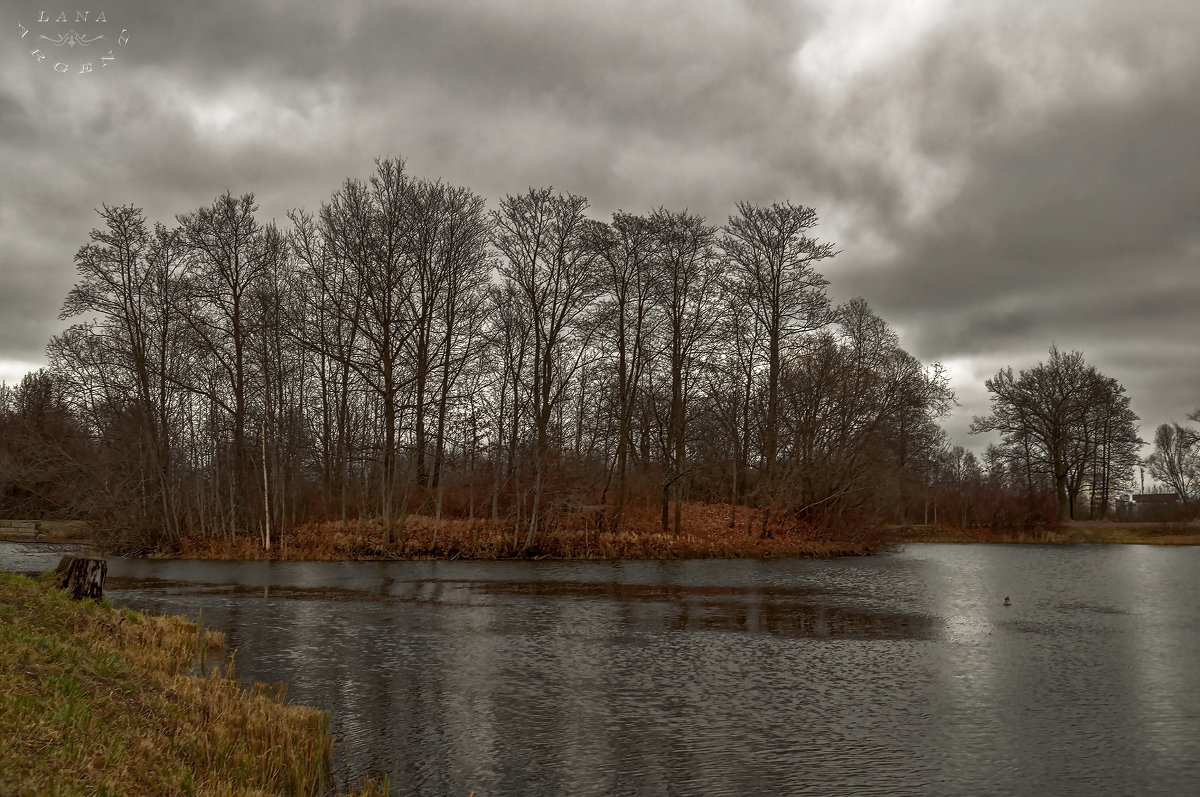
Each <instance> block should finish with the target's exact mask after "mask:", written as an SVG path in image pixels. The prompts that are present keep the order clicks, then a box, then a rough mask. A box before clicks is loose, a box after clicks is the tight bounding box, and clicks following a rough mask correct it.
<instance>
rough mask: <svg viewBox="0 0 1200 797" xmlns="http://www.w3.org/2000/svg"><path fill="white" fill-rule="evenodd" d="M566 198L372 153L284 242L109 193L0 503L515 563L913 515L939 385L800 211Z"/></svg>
mask: <svg viewBox="0 0 1200 797" xmlns="http://www.w3.org/2000/svg"><path fill="white" fill-rule="evenodd" d="M587 208H588V205H587V201H586V200H585V199H584V198H583V197H580V196H576V195H572V194H568V193H557V192H555V191H553V190H551V189H530V190H529V191H527V192H525V193H522V194H519V195H513V196H508V197H505V198H504V199H503V201H502V202H500V204H499V207H498V208H496V209H494V210H492V211H490V212H489V211H488V209H487V208H486V206H485V202H484V200H483V199H482V198H481V197H479V196H478V195H476V194H474V193H473V192H472V191H471V190H469V189H467V188H462V187H456V186H451V185H447V184H445V183H444V182H441V181H437V180H427V179H418V178H414V177H412V176H410V175H408V174H407V173H406V172H405V168H404V164H403V162H401V161H397V160H380V161H377V162H376V170H375V172H374V174H373V175H372V176H371V177H370V178H369V179H368V180H366V181H362V180H354V179H350V180H347V181H345V183H344V184H343V185H342V186H341V187H340V188H339V189H338V190H337V191H336V192H334V193H333V195H332V196H331V197H330V199H329V201H328V202H326V203H324V204H322V205H321V207H320V208H319V209H317V210H316V211H315V212H307V211H303V210H301V211H295V212H293V213H291V214H289V221H290V223H291V224H290V227H289V229H287V230H286V231H285V230H283V229H280V228H279V227H277V226H276V225H275V224H273V223H263V222H262V221H261V220H260V219H259V218H258V217H257V216H256V212H257V207H256V205H255V201H254V197H253V195H252V194H246V195H243V196H234V195H232V194H229V193H226V194H225V195H223V196H220V197H218V198H217V199H216V200H215V201H214V202H213V203H212V204H211V205H209V206H205V207H201V208H199V209H197V210H196V211H194V212H192V213H187V214H183V215H180V216H179V217H177V219H176V223H175V224H174V225H172V226H166V225H163V224H153V225H151V223H150V222H149V221H148V220H147V219H146V217H145V215H144V213H143V212H142V210H140V209H139V208H136V207H133V206H107V205H106V206H104V207H103V208H102V209H101V210H100V211H99V213H100V216H101V220H102V224H101V226H99V227H98V228H97V229H94V230H92V232H91V234H90V242H89V243H87V244H86V245H85V246H83V247H82V248H80V250H79V252H78V254H77V255H76V258H75V262H76V267H77V270H78V281H77V283H76V285H75V287H74V288H73V289H72V290H71V291H70V293H69V295H68V296H67V299H66V301H65V303H64V306H63V311H62V315H63V317H64V318H71V319H77V322H76V323H75V324H74V325H72V326H70V327H69V328H68V329H67V330H66V331H65V332H63V333H62V334H60V335H58V336H56V337H55V338H54V339H53V340H52V341H51V342H50V344H49V346H48V357H49V361H50V367H49V369H48V371H45V372H42V373H39V374H36V375H31V376H30V377H28V378H27V379H26V382H25V383H23V384H22V385H21V386H19V387H17V388H7V389H6V390H5V394H4V397H3V402H4V407H3V411H4V416H3V418H4V420H3V422H4V423H7V424H8V425H9V426H10V427H11V428H12V429H13V430H14V435H13V437H11V438H10V443H11V444H10V445H9V446H8V450H9V454H8V459H7V460H6V461H7V462H8V466H7V467H8V473H7V474H6V478H5V479H4V481H5V490H6V493H5V495H4V496H3V500H4V502H5V507H4V509H5V511H8V512H10V513H11V512H14V511H15V512H18V513H20V512H25V513H26V514H34V513H44V512H56V513H58V514H70V515H74V516H87V517H89V518H91V519H93V520H94V521H95V522H97V523H98V524H99V525H100V526H101V527H102V528H106V529H109V530H111V531H113V532H117V531H119V532H121V533H122V534H123V535H125V537H126V538H127V539H128V540H129V541H136V542H138V543H140V544H144V545H155V544H159V543H160V542H171V541H174V540H177V539H178V538H179V537H180V535H183V534H204V535H231V536H232V535H244V534H257V535H261V537H262V539H263V541H264V543H265V544H267V545H270V540H271V536H272V535H273V534H274V535H278V534H279V533H280V531H286V530H287V529H289V528H292V527H294V526H296V525H297V524H300V523H305V522H308V521H313V520H321V519H325V520H328V519H340V520H341V521H343V522H344V523H352V522H354V521H358V520H361V519H364V518H370V519H372V520H373V521H375V522H377V523H379V524H380V525H381V527H382V529H383V531H384V535H385V536H384V541H385V543H387V542H389V541H391V540H393V539H395V538H396V537H397V536H402V535H403V534H404V529H405V520H406V518H407V517H408V516H410V515H411V514H413V513H422V514H426V515H431V516H434V517H435V518H436V519H439V520H440V518H442V517H444V516H445V517H458V518H461V517H471V518H473V519H475V520H476V521H477V522H478V523H480V524H486V525H487V526H488V527H490V528H493V529H497V530H505V531H506V533H507V532H511V533H512V536H513V542H514V548H515V549H518V550H520V549H531V548H535V547H536V546H537V544H538V540H539V535H540V534H541V533H542V531H543V530H545V529H547V528H548V527H553V526H555V525H561V524H564V523H567V524H569V523H581V522H589V523H592V524H594V525H597V526H600V527H605V528H610V529H617V528H620V527H621V526H622V524H623V517H624V515H625V514H626V513H628V512H638V513H642V514H643V515H644V514H645V513H648V512H653V515H654V517H655V518H656V521H655V522H656V524H657V525H658V526H659V527H660V528H661V530H662V531H664V532H671V533H680V532H682V531H686V529H681V528H680V506H681V503H682V502H684V501H721V502H729V503H732V504H734V505H742V506H754V507H758V508H761V509H764V510H766V511H765V512H763V513H760V517H762V518H763V520H762V533H763V534H765V535H770V534H773V533H775V532H777V531H781V530H786V529H790V528H796V527H800V526H803V527H809V528H832V527H837V526H839V525H847V524H858V523H876V522H882V521H884V520H892V519H895V518H896V517H898V516H900V515H903V514H904V513H906V512H908V511H909V510H910V505H911V506H917V505H919V504H920V502H921V500H922V499H921V496H920V495H919V494H920V492H921V489H922V487H923V485H925V484H927V483H928V482H929V478H928V474H929V471H930V469H931V468H932V467H934V464H935V463H936V459H937V452H938V451H939V450H940V449H941V448H942V446H943V434H942V432H941V430H940V429H939V427H938V425H937V422H936V421H937V419H938V418H939V417H940V416H942V415H943V414H944V413H945V412H946V411H947V410H948V409H949V407H950V406H951V404H952V402H953V395H952V393H951V391H950V389H949V388H948V386H947V384H946V380H945V378H944V375H943V373H942V372H941V370H940V369H939V368H938V367H937V366H932V367H926V366H924V365H922V364H921V363H920V362H918V361H917V360H916V359H915V358H914V357H912V356H911V355H909V354H908V353H906V352H905V351H904V350H903V349H901V347H900V346H899V343H898V340H897V338H896V335H895V334H894V333H893V332H892V331H891V330H890V329H889V328H888V326H887V325H886V324H885V323H884V322H883V321H882V320H881V319H880V318H879V317H878V316H876V315H875V314H874V313H873V312H872V311H871V309H870V308H869V307H868V305H867V304H866V302H865V301H863V300H861V299H856V300H854V301H851V302H849V303H847V304H845V305H842V306H833V305H832V303H831V301H830V299H829V297H828V294H827V291H826V287H827V284H828V283H827V280H826V278H825V277H824V276H823V275H822V274H821V273H820V271H819V270H818V266H820V265H821V264H822V263H823V261H827V260H829V259H830V258H832V257H834V255H835V254H836V253H835V250H834V247H833V245H832V244H829V243H826V242H822V241H820V240H818V239H817V238H816V237H814V235H813V230H814V228H815V227H816V225H817V221H818V219H817V214H816V213H815V211H813V210H812V209H811V208H807V207H803V206H799V205H793V204H791V203H786V202H785V203H779V204H774V205H771V206H769V207H767V206H758V205H753V204H748V203H742V204H739V205H737V207H736V213H735V214H734V215H733V216H731V217H730V219H729V220H728V222H727V223H726V224H725V225H723V226H719V227H718V226H714V225H712V224H709V223H708V222H707V221H706V220H705V219H704V218H703V217H701V216H698V215H696V214H694V213H690V212H687V211H674V210H668V209H665V208H659V209H657V210H654V211H652V212H650V213H646V214H643V215H635V214H630V213H624V212H618V213H616V214H614V215H613V217H612V219H611V220H610V221H608V222H602V221H598V220H595V219H591V218H589V217H588V215H587ZM31 413H40V415H38V418H40V419H41V420H40V421H36V422H33V421H31V418H33V415H31ZM48 419H49V420H48ZM43 421H46V422H47V423H46V425H44V426H43V431H44V433H43V432H42V431H39V432H36V433H35V432H30V433H29V434H26V435H25V436H24V437H23V438H22V439H23V440H24V441H25V442H24V443H23V444H22V446H23V447H19V446H17V444H16V443H15V442H11V441H15V440H16V439H17V438H18V437H20V435H17V434H16V433H15V430H16V429H17V428H18V427H20V428H21V429H25V430H31V429H32V428H33V427H32V426H31V425H30V424H31V423H33V425H34V426H36V425H37V423H42V422H43ZM18 449H19V450H18ZM34 472H41V473H43V474H46V475H47V478H46V479H44V480H42V481H39V480H38V479H37V478H33V477H32V476H33V474H34ZM17 477H19V478H17ZM43 482H44V484H43ZM51 485H52V486H51Z"/></svg>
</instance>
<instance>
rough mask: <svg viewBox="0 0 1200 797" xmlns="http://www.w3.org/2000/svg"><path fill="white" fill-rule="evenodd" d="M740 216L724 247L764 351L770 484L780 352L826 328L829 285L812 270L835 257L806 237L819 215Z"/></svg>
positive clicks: (757, 210) (741, 211) (790, 210)
mask: <svg viewBox="0 0 1200 797" xmlns="http://www.w3.org/2000/svg"><path fill="white" fill-rule="evenodd" d="M737 209H738V215H736V216H731V217H730V218H729V223H728V224H726V225H725V228H724V237H723V239H722V242H721V243H722V246H723V247H724V249H725V253H726V255H727V256H728V257H729V259H730V262H731V263H732V265H733V267H734V270H735V273H736V275H737V278H738V281H739V282H740V287H741V295H742V297H743V299H744V300H745V302H746V306H747V307H748V308H749V309H750V311H751V312H753V313H754V316H755V319H756V321H757V322H758V324H759V326H760V327H761V329H762V330H763V346H764V348H765V349H766V351H765V355H766V358H765V359H766V366H767V369H766V370H767V396H766V418H765V420H764V423H763V429H762V438H763V441H762V462H763V464H762V472H763V476H764V477H765V478H767V479H769V478H770V476H771V474H772V472H773V470H774V468H775V461H776V458H777V455H778V424H779V380H780V374H781V369H782V362H781V357H782V355H783V352H785V351H786V350H787V349H789V348H793V347H795V346H796V345H797V344H798V343H799V341H800V339H801V338H802V337H803V335H805V334H806V333H809V332H812V331H814V330H817V329H820V328H821V327H822V326H824V325H825V324H827V323H829V322H830V321H831V320H832V318H831V314H830V304H829V298H828V296H827V295H826V293H825V288H826V286H827V285H828V284H829V283H828V280H826V279H825V278H824V277H823V276H822V275H821V274H820V273H818V272H817V270H816V264H817V263H818V262H820V261H821V260H825V259H826V258H830V257H833V256H834V255H835V254H836V252H835V251H834V245H833V244H831V243H822V242H820V241H818V240H817V239H815V238H812V237H810V235H809V233H810V231H811V230H812V229H813V228H814V227H816V226H817V212H816V211H815V210H813V209H812V208H809V207H804V206H803V205H793V204H792V203H790V202H784V203H778V202H777V203H775V204H773V205H771V207H769V208H768V207H763V206H760V205H753V204H750V203H749V202H739V203H738V205H737Z"/></svg>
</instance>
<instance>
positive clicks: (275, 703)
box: [0, 574, 332, 795]
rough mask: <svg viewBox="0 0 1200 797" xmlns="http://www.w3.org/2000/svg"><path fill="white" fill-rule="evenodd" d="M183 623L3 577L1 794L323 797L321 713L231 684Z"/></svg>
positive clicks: (211, 648) (199, 634) (326, 744)
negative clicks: (320, 796)
mask: <svg viewBox="0 0 1200 797" xmlns="http://www.w3.org/2000/svg"><path fill="white" fill-rule="evenodd" d="M221 643H222V639H221V637H220V635H219V634H213V633H211V632H203V631H201V630H200V629H198V628H197V626H196V625H194V624H192V623H190V622H188V621H187V619H186V618H183V617H158V616H150V615H145V614H141V613H138V612H133V611H129V610H127V609H124V610H114V609H112V608H109V607H108V606H106V605H95V604H93V603H91V602H90V601H83V602H81V603H76V602H73V601H71V600H69V599H68V598H67V597H66V596H65V595H64V594H63V593H60V592H59V591H58V590H55V589H53V588H50V587H48V586H47V585H45V584H42V583H39V582H37V581H34V580H32V579H29V578H26V577H23V576H14V575H9V574H0V794H39V795H41V794H161V795H192V794H196V795H234V794H237V795H255V794H263V795H266V794H270V795H277V794H322V793H325V792H327V791H328V790H329V787H330V786H331V778H330V767H331V751H332V738H331V736H330V734H329V730H328V715H327V714H326V713H325V712H322V711H318V710H316V709H313V708H308V707H305V706H298V705H288V704H286V703H285V701H284V695H283V691H282V688H278V689H271V688H268V687H265V686H262V685H256V686H255V687H254V688H253V689H252V690H250V691H246V690H244V689H242V688H241V686H240V685H239V682H238V681H237V680H236V679H235V678H234V677H233V675H232V672H231V670H232V665H231V664H227V665H226V666H225V667H224V670H225V672H224V674H222V673H220V672H218V670H217V668H212V670H211V672H210V674H209V675H208V676H207V677H202V676H197V675H195V674H193V673H194V672H196V671H197V670H199V671H201V672H203V669H204V667H205V664H204V662H205V659H206V658H207V657H208V656H209V655H213V657H214V658H219V657H218V656H217V654H216V653H215V651H216V649H217V648H219V647H220V645H221Z"/></svg>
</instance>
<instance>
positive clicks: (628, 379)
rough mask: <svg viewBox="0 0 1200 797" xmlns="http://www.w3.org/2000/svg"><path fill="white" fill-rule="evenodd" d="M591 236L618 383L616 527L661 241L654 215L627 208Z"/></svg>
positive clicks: (605, 341)
mask: <svg viewBox="0 0 1200 797" xmlns="http://www.w3.org/2000/svg"><path fill="white" fill-rule="evenodd" d="M588 239H589V244H590V245H591V246H592V247H593V248H594V249H595V251H596V252H597V253H598V254H599V257H600V262H601V263H602V264H603V267H602V268H601V269H600V272H601V274H602V280H603V284H602V291H603V297H604V298H603V307H602V310H601V321H600V323H599V324H598V330H599V334H598V340H597V342H598V343H599V344H600V345H602V346H605V347H608V348H609V351H610V352H613V353H614V354H613V356H612V357H611V358H609V359H610V361H611V369H612V372H613V374H614V376H615V382H616V384H615V388H616V389H615V392H616V408H615V409H616V416H617V429H616V451H615V454H614V462H613V471H614V476H615V479H616V489H615V491H614V492H615V495H614V498H613V511H612V515H611V517H610V526H611V528H613V529H616V528H617V527H619V526H620V523H621V516H622V513H623V512H624V509H625V500H626V480H627V476H628V470H629V455H630V448H631V445H632V439H631V435H632V430H633V414H634V409H635V407H636V406H637V399H638V389H639V386H640V385H641V382H642V378H643V374H644V372H645V369H646V365H647V359H648V356H647V354H648V352H647V342H648V340H650V339H651V338H652V337H653V335H654V325H655V323H656V317H655V316H654V314H653V313H652V308H653V293H654V279H653V277H654V274H653V272H652V264H653V263H654V259H655V257H656V246H657V243H656V242H657V240H658V239H657V236H656V235H655V230H654V226H653V225H652V224H651V222H650V220H649V219H647V218H646V217H644V216H635V215H633V214H630V213H624V212H617V213H614V214H613V220H612V224H611V225H606V224H602V223H600V222H593V223H592V226H591V227H590V228H589V231H588Z"/></svg>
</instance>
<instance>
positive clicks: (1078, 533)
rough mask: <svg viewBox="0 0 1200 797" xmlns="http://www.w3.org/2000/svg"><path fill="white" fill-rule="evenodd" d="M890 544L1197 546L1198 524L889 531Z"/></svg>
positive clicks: (1077, 524) (1098, 523)
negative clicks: (984, 543) (988, 543)
mask: <svg viewBox="0 0 1200 797" xmlns="http://www.w3.org/2000/svg"><path fill="white" fill-rule="evenodd" d="M888 539H889V541H890V542H896V543H903V542H961V543H980V542H991V543H1027V544H1037V545H1072V544H1076V543H1085V544H1086V543H1102V544H1113V545H1200V524H1198V523H1195V522H1192V523H1138V522H1124V521H1100V520H1071V521H1066V522H1065V523H1062V524H1061V525H1059V526H1057V527H1054V528H1046V529H1035V530H1032V531H1021V530H1012V529H1006V530H992V529H956V528H948V527H942V526H905V527H900V528H895V529H892V530H891V531H890V532H889V534H888Z"/></svg>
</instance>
